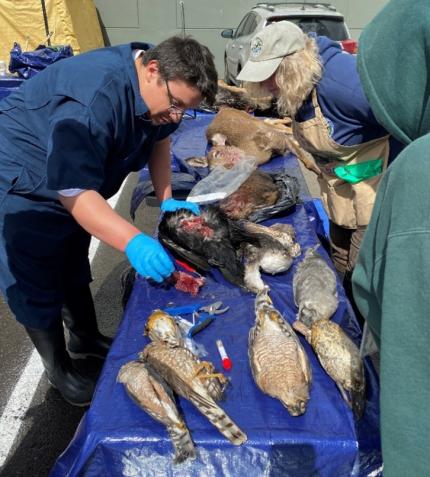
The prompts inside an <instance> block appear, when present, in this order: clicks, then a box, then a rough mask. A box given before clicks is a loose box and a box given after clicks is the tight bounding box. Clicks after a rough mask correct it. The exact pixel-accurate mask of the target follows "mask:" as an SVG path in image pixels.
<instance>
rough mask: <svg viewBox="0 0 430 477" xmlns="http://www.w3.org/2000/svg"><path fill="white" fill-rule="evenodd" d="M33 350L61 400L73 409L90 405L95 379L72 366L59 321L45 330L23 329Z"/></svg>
mask: <svg viewBox="0 0 430 477" xmlns="http://www.w3.org/2000/svg"><path fill="white" fill-rule="evenodd" d="M25 329H26V331H27V333H28V335H29V336H30V338H31V341H32V342H33V344H34V346H35V347H36V349H37V351H38V353H39V354H40V357H41V358H42V362H43V366H44V368H45V371H46V374H47V375H48V380H49V382H50V384H51V385H52V386H53V387H54V388H56V389H57V390H58V391H59V392H60V394H61V395H62V396H63V398H64V399H65V400H66V401H67V402H68V403H70V404H73V405H74V406H89V404H90V402H91V399H92V397H93V393H94V388H95V384H96V382H95V380H92V379H91V378H89V377H86V376H82V375H81V374H80V373H79V372H78V371H77V370H76V369H75V368H74V367H73V363H72V360H71V359H70V356H69V355H68V353H67V351H66V342H65V339H64V329H63V324H62V322H61V320H60V319H59V320H58V323H56V324H55V325H54V326H53V327H51V328H49V329H48V330H38V329H35V328H29V327H25Z"/></svg>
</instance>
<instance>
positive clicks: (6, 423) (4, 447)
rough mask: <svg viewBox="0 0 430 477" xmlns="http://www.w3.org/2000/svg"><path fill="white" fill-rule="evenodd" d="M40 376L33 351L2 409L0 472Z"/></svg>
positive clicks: (97, 242) (112, 201)
mask: <svg viewBox="0 0 430 477" xmlns="http://www.w3.org/2000/svg"><path fill="white" fill-rule="evenodd" d="M125 184H126V182H124V183H123V184H122V186H121V189H120V190H119V191H118V192H117V193H116V194H115V195H114V196H113V197H111V198H110V199H109V200H108V202H109V204H110V206H111V207H112V208H113V209H114V208H115V206H116V204H117V202H118V199H119V197H120V196H121V192H122V190H123V188H124V186H125ZM99 245H100V240H98V239H96V238H94V237H93V238H92V239H91V244H90V249H89V258H90V263H92V261H93V259H94V256H95V254H96V252H97V249H98V247H99ZM42 374H43V365H42V360H41V359H40V356H39V354H38V353H37V351H36V350H33V352H32V353H31V355H30V358H29V360H28V361H27V364H26V366H25V368H24V370H23V372H22V373H21V376H20V378H19V380H18V381H17V383H16V384H15V387H14V389H13V391H12V393H11V395H10V397H9V400H8V402H7V404H6V406H5V408H4V411H3V414H2V415H1V417H0V470H1V468H2V467H3V465H4V464H5V463H6V460H7V458H8V456H9V454H10V452H11V450H12V448H13V445H14V443H15V441H16V439H17V437H18V435H19V432H20V430H21V426H22V425H23V423H24V420H25V416H26V414H27V411H28V410H29V409H30V406H31V403H32V401H33V398H34V394H35V392H36V389H37V387H38V385H39V382H40V379H41V377H42Z"/></svg>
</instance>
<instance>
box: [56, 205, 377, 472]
mask: <svg viewBox="0 0 430 477" xmlns="http://www.w3.org/2000/svg"><path fill="white" fill-rule="evenodd" d="M275 221H282V222H286V223H290V224H292V225H293V226H294V228H295V230H296V233H297V237H298V241H299V243H300V245H301V247H302V251H305V250H306V249H307V248H308V247H312V246H315V245H316V244H317V243H319V241H318V238H317V236H316V234H315V231H314V229H313V227H312V225H311V223H310V222H309V218H308V215H307V213H306V209H305V207H304V206H303V205H297V206H296V207H295V209H294V210H293V211H291V212H290V213H289V215H287V216H284V217H282V218H281V219H276V220H273V219H272V220H270V221H267V222H265V224H267V225H270V224H271V223H273V222H275ZM319 251H320V253H321V254H322V255H323V256H324V257H325V258H326V260H327V262H328V263H330V260H329V258H328V256H327V254H326V252H325V250H324V249H323V247H320V249H319ZM302 256H303V255H302ZM300 260H301V258H300V257H299V258H298V259H296V260H295V263H294V265H293V267H292V268H291V269H290V270H289V271H288V272H286V273H284V274H281V275H277V276H274V277H272V276H267V275H265V276H264V280H265V281H266V283H267V284H268V285H269V286H270V288H271V297H272V299H273V302H274V305H275V306H276V307H277V309H278V310H279V311H280V312H281V313H282V315H283V316H284V318H285V319H287V320H288V321H289V322H290V323H291V322H292V321H293V320H294V318H295V314H296V312H297V309H296V307H295V305H294V300H293V292H292V277H293V274H294V271H295V268H296V267H297V263H298V262H299V261H300ZM338 293H339V299H340V303H339V307H338V310H337V312H336V314H335V316H334V317H333V320H334V321H336V322H337V323H339V324H340V325H341V326H342V328H343V329H344V330H345V331H346V333H347V334H348V335H349V336H350V337H351V338H352V339H353V340H354V341H355V342H356V343H357V344H358V342H359V339H360V329H359V326H358V324H357V322H356V320H355V317H354V316H353V312H352V310H351V307H350V304H349V302H348V301H347V300H346V298H345V294H344V291H343V288H342V286H341V285H340V283H338ZM191 300H192V299H191V298H190V296H189V295H186V294H184V293H181V292H179V291H177V290H175V289H174V288H165V287H163V286H160V285H153V284H149V283H148V282H146V281H145V280H142V279H138V280H137V281H136V283H135V286H134V288H133V292H132V294H131V297H130V300H129V302H128V305H127V308H126V310H125V313H124V317H123V320H122V322H121V324H120V326H119V329H118V333H117V336H116V338H115V341H114V343H113V345H112V348H111V351H110V353H109V356H108V358H107V360H106V363H105V366H104V369H103V372H102V374H101V377H100V379H99V382H98V385H97V389H96V393H95V396H94V399H93V402H92V404H91V407H90V409H89V410H88V411H87V413H86V414H85V416H84V417H83V419H82V421H81V423H80V425H79V427H78V430H77V432H76V435H75V437H74V439H73V440H72V442H71V443H70V445H69V447H68V448H67V449H66V451H65V452H64V453H63V455H62V456H60V458H59V459H58V460H57V462H56V464H55V466H54V468H53V469H52V472H51V476H52V477H60V476H61V477H63V476H66V475H67V476H78V475H79V476H97V477H101V476H109V477H116V476H118V477H119V476H126V477H131V476H133V477H137V476H196V477H197V476H198V477H201V476H217V477H218V476H222V475H226V476H249V477H250V476H263V475H264V476H283V477H287V476H291V477H308V476H315V475H318V476H322V477H337V476H339V477H344V476H367V475H370V474H371V473H372V472H373V473H372V475H374V476H377V475H381V470H380V467H381V463H382V461H381V451H380V439H379V408H378V398H379V396H378V393H379V389H378V381H377V376H376V373H375V371H374V368H373V366H372V364H371V362H370V361H367V360H366V361H365V368H366V379H367V403H366V411H365V415H364V417H363V418H362V419H361V420H360V421H359V422H356V421H355V420H354V418H353V415H352V413H351V410H350V409H349V408H348V406H347V405H346V403H345V402H344V401H343V399H342V397H341V395H340V393H339V391H338V389H337V387H336V385H335V383H334V382H333V381H332V380H331V379H330V378H329V377H328V376H327V374H326V373H325V372H324V370H323V369H322V367H321V365H320V364H319V362H318V360H317V358H316V357H315V355H314V353H313V351H312V349H311V348H310V346H309V345H308V344H307V343H306V342H305V340H304V339H303V338H302V337H301V338H300V339H301V341H302V343H303V345H304V347H305V350H306V352H307V354H308V357H309V360H310V363H311V367H312V373H313V382H312V388H311V395H310V400H309V403H308V408H307V411H306V413H305V414H304V415H303V416H300V417H291V416H290V415H289V414H288V412H287V410H286V409H285V408H284V407H283V406H282V405H281V403H280V402H279V401H277V400H275V399H273V398H271V397H269V396H267V395H264V394H263V393H262V392H261V391H260V390H259V389H258V388H257V386H256V385H255V383H254V381H253V379H252V375H251V372H250V367H249V362H248V332H249V329H250V328H251V326H253V323H254V318H255V315H254V296H253V295H252V294H250V293H246V292H244V291H242V290H240V289H238V288H237V287H234V286H232V285H230V284H229V283H227V282H226V281H225V280H224V279H223V277H222V276H221V274H220V273H219V272H218V271H217V270H213V272H212V273H211V274H209V275H208V276H207V282H206V284H205V286H204V287H203V288H202V289H201V291H200V294H199V296H198V300H199V301H202V302H205V303H211V302H213V301H216V300H222V301H223V303H224V304H225V305H229V306H230V310H229V311H228V312H226V313H225V314H223V315H220V316H218V317H217V318H216V319H215V321H214V322H213V323H212V324H211V325H210V326H209V327H207V328H206V329H204V330H203V331H201V332H200V333H198V334H197V335H196V336H195V339H196V341H197V342H198V343H200V344H202V345H203V346H204V347H205V348H206V350H207V352H208V356H207V357H205V358H204V359H208V360H210V361H212V362H213V363H214V364H215V365H216V367H217V369H221V366H220V358H219V355H218V353H217V350H216V345H215V340H216V339H218V338H221V339H222V340H223V343H224V346H225V348H226V350H227V352H228V353H229V356H230V357H231V359H232V361H233V369H232V371H231V372H229V373H226V374H227V375H228V376H229V377H230V378H231V385H230V386H229V388H228V389H227V393H226V394H227V395H226V399H225V401H224V402H222V403H221V406H222V407H223V408H224V409H225V410H226V412H227V413H228V414H229V415H230V416H231V417H232V419H233V420H234V421H235V422H236V423H237V424H238V425H239V427H241V429H242V430H243V431H244V432H245V433H246V434H247V435H248V441H247V442H246V443H245V444H244V445H243V446H241V447H235V446H233V445H232V444H230V443H229V442H228V441H227V440H226V439H224V438H223V436H221V435H220V434H219V432H218V431H217V430H216V429H215V428H214V427H213V426H212V425H211V424H210V423H209V421H208V420H207V419H206V418H205V417H204V416H202V415H201V414H200V413H199V412H198V411H197V410H196V409H195V408H194V407H193V406H192V405H191V404H190V403H189V402H188V401H186V400H185V399H182V398H179V399H178V402H179V404H180V408H181V410H182V412H183V415H184V417H185V420H186V422H187V425H188V427H189V429H190V431H191V434H192V437H193V440H194V442H195V444H196V448H197V454H198V457H197V459H196V460H195V461H193V462H185V463H183V464H181V465H178V466H174V465H173V464H172V460H173V458H172V457H173V450H172V445H171V443H170V441H169V438H168V436H167V432H166V430H165V428H164V427H163V426H162V425H161V424H159V423H157V422H156V421H154V420H153V419H152V418H151V417H149V416H148V415H147V414H146V413H145V412H144V411H142V410H141V409H140V408H139V407H138V406H137V405H136V404H135V403H134V402H133V401H132V400H131V399H130V398H129V397H128V395H127V393H126V391H125V389H124V387H123V386H122V385H121V384H118V383H117V382H116V377H117V374H118V371H119V369H120V367H121V366H122V365H123V364H124V363H126V362H127V361H130V360H133V359H136V358H137V354H138V352H139V351H141V350H142V349H143V347H144V346H145V344H146V343H147V342H148V340H147V338H145V337H144V336H143V329H144V325H145V322H146V319H147V317H148V316H149V314H150V313H151V311H152V310H154V309H156V308H163V307H166V306H167V305H172V304H174V305H183V304H187V303H190V301H191ZM378 469H379V470H378Z"/></svg>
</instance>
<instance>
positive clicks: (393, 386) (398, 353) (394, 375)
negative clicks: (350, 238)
mask: <svg viewBox="0 0 430 477" xmlns="http://www.w3.org/2000/svg"><path fill="white" fill-rule="evenodd" d="M357 60H358V61H357V63H358V69H359V73H360V77H361V79H362V82H363V87H364V91H365V93H366V96H367V99H368V100H369V103H370V105H371V107H372V110H373V111H374V113H375V116H376V118H377V119H378V121H379V122H380V123H381V124H382V125H384V127H385V128H386V129H387V130H388V131H389V132H390V133H392V134H393V135H394V136H395V137H396V138H397V139H399V140H401V141H402V142H404V143H406V144H409V146H408V147H407V148H406V149H404V150H403V152H402V153H401V154H400V155H399V156H398V157H397V159H396V160H395V161H394V163H393V164H392V165H391V166H390V167H389V169H388V171H387V172H386V174H385V177H384V178H383V180H382V181H381V183H380V185H379V189H378V194H377V198H376V202H375V206H374V209H373V214H372V219H371V222H370V224H369V227H368V229H367V232H366V235H365V238H364V240H363V243H362V245H361V250H360V255H359V259H358V262H357V265H356V267H355V270H354V274H353V290H354V298H355V301H356V303H357V305H358V307H359V309H360V311H361V313H362V314H363V316H365V317H366V320H367V322H368V324H369V327H370V328H371V330H372V332H373V334H374V335H375V337H376V339H377V341H378V343H379V345H380V353H381V375H380V382H381V397H380V401H381V437H382V451H383V458H384V476H387V477H392V476H399V477H415V476H417V477H418V476H419V477H424V476H427V475H430V469H429V467H430V466H429V463H428V462H429V455H430V134H428V133H429V132H430V74H429V73H430V1H429V0H426V1H424V0H418V1H416V0H415V1H412V0H392V1H391V2H390V3H388V4H387V6H386V7H385V8H384V9H383V10H382V11H381V12H380V13H379V14H378V15H377V16H376V17H375V19H374V20H373V21H372V22H371V23H370V24H369V25H368V26H367V27H366V29H365V30H364V31H363V33H362V35H361V38H360V43H359V53H358V59H357Z"/></svg>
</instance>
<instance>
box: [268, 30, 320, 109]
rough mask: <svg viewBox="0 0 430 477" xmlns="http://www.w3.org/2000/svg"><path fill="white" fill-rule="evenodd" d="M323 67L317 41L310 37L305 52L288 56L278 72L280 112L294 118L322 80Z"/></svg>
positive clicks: (301, 51)
mask: <svg viewBox="0 0 430 477" xmlns="http://www.w3.org/2000/svg"><path fill="white" fill-rule="evenodd" d="M321 73H322V65H321V62H320V59H319V53H318V46H317V44H316V41H315V40H314V39H313V38H311V37H308V38H307V39H306V45H305V47H304V49H303V50H300V51H297V52H296V53H293V54H292V55H288V56H286V57H285V58H284V59H283V60H282V62H281V64H280V65H279V67H278V69H277V71H276V84H277V86H278V88H279V91H280V94H279V98H278V102H277V105H278V111H279V113H280V114H281V115H285V116H291V117H294V116H295V114H296V113H297V111H298V109H299V108H300V106H301V105H302V104H303V102H304V101H305V99H306V98H307V97H308V96H309V94H310V93H311V91H312V90H313V88H314V86H315V85H316V84H317V83H318V81H319V80H320V79H321Z"/></svg>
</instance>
